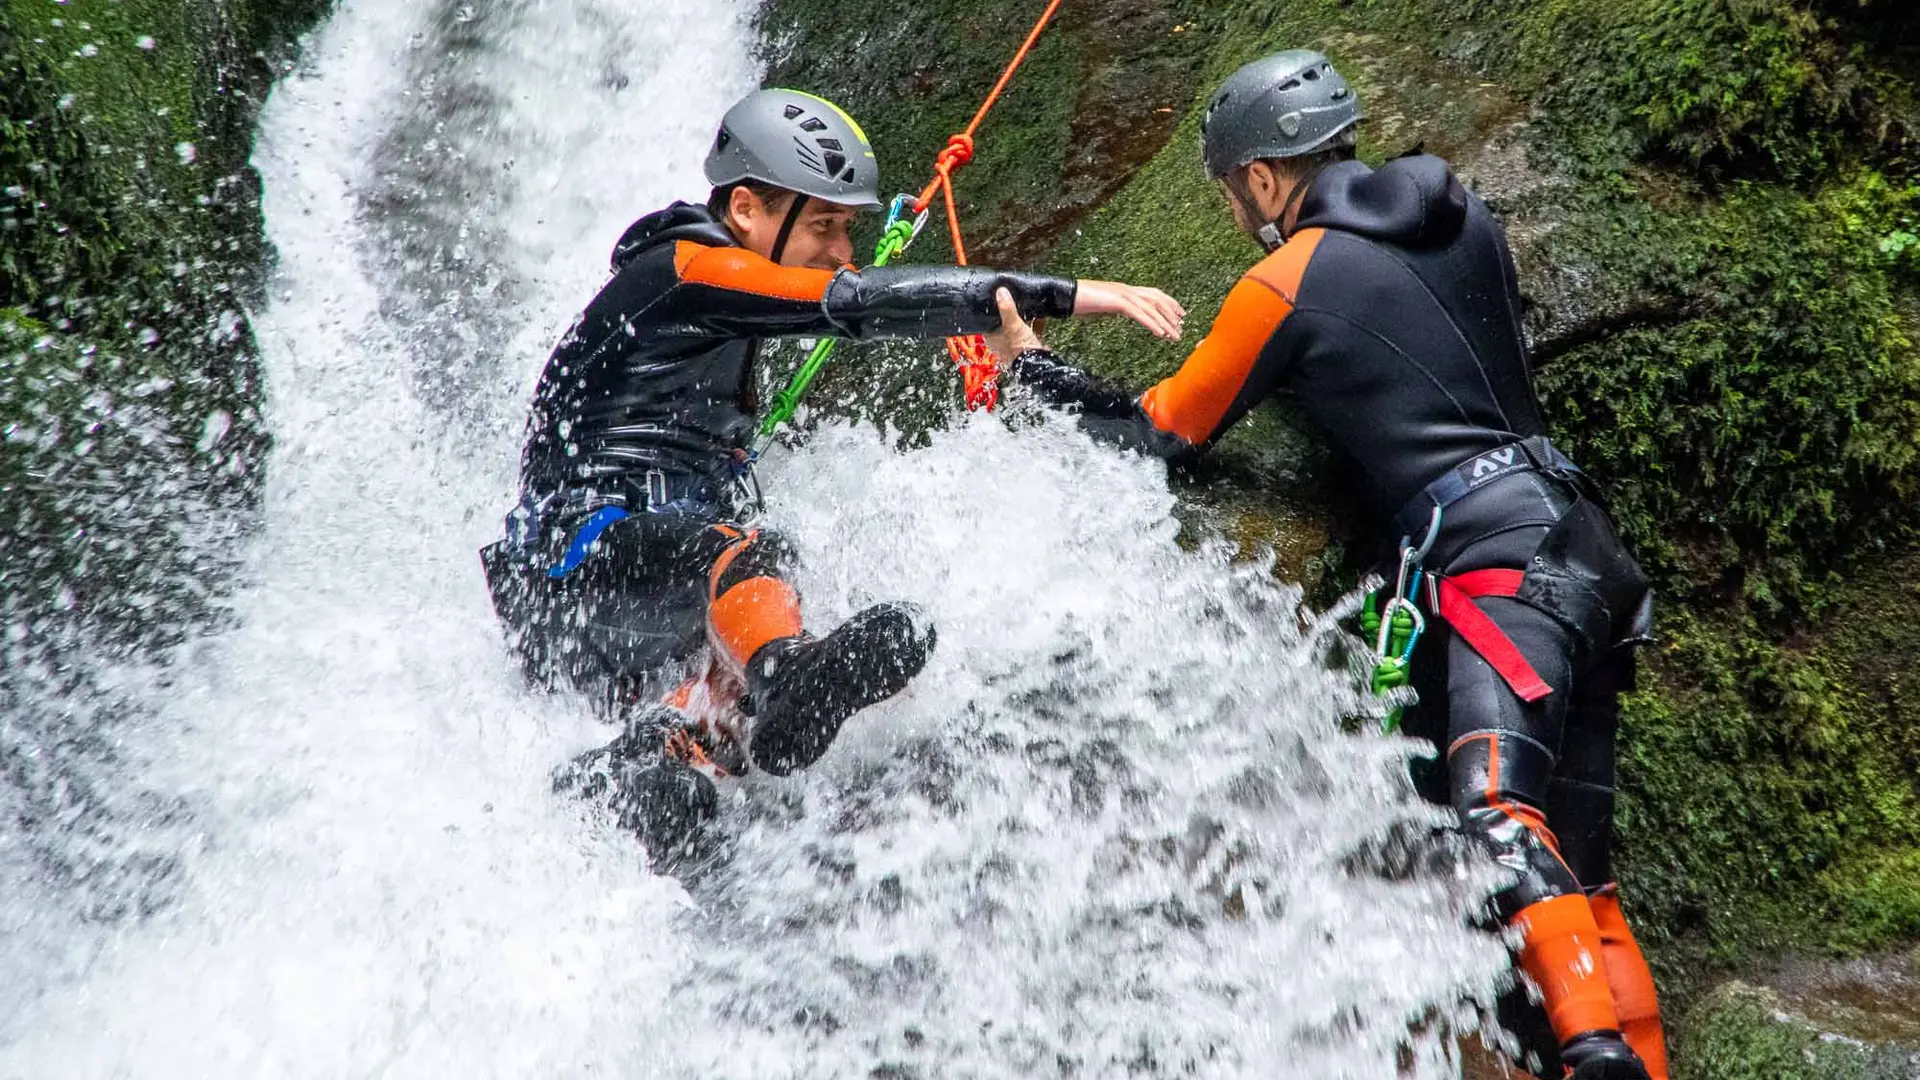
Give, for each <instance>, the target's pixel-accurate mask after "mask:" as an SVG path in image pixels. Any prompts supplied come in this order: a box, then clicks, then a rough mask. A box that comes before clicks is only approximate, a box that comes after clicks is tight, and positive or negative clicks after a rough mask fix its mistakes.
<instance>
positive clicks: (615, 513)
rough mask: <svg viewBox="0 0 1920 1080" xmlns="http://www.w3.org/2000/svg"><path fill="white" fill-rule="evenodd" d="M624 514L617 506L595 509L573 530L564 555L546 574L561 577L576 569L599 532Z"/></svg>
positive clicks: (590, 549) (583, 560)
mask: <svg viewBox="0 0 1920 1080" xmlns="http://www.w3.org/2000/svg"><path fill="white" fill-rule="evenodd" d="M626 516H627V512H626V511H625V510H623V509H621V508H620V507H618V506H603V507H601V508H600V509H598V510H595V511H594V512H593V516H592V517H589V518H588V519H587V520H585V521H583V522H581V523H580V527H579V528H578V529H575V530H574V533H573V542H572V543H569V544H568V545H567V554H566V557H565V558H563V559H561V560H560V563H559V565H557V566H555V567H553V568H552V569H551V570H548V571H547V576H548V577H550V578H563V577H566V576H567V575H568V574H571V573H573V572H574V571H575V570H578V569H579V568H580V564H581V563H583V562H586V561H587V554H588V552H590V551H592V550H593V542H594V541H595V540H598V539H600V534H601V533H603V532H606V531H607V527H608V526H609V525H612V524H613V523H614V522H616V521H621V520H624V519H625V518H626Z"/></svg>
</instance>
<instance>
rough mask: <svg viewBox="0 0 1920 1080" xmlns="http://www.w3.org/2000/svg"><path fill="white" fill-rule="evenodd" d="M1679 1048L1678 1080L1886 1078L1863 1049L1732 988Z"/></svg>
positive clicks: (1693, 1021)
mask: <svg viewBox="0 0 1920 1080" xmlns="http://www.w3.org/2000/svg"><path fill="white" fill-rule="evenodd" d="M1684 1030H1685V1035H1684V1037H1683V1038H1682V1039H1681V1040H1680V1041H1679V1042H1678V1044H1677V1046H1676V1047H1675V1048H1674V1049H1675V1050H1676V1051H1677V1052H1676V1053H1675V1055H1674V1058H1675V1062H1674V1064H1675V1068H1674V1072H1673V1075H1674V1077H1675V1080H1876V1078H1878V1077H1881V1076H1885V1077H1887V1078H1888V1080H1891V1078H1892V1077H1893V1075H1894V1074H1893V1073H1891V1072H1887V1073H1881V1072H1879V1071H1878V1070H1877V1069H1876V1068H1875V1067H1874V1063H1873V1061H1872V1059H1871V1058H1870V1057H1869V1055H1868V1054H1867V1053H1865V1052H1864V1051H1862V1050H1861V1049H1860V1048H1858V1047H1856V1046H1853V1045H1850V1044H1847V1043H1841V1042H1832V1041H1828V1040H1824V1039H1822V1038H1821V1037H1820V1033H1819V1032H1818V1031H1816V1030H1814V1029H1813V1028H1812V1027H1810V1026H1808V1025H1806V1024H1804V1023H1802V1022H1800V1021H1797V1020H1795V1019H1792V1018H1789V1017H1786V1016H1784V1015H1780V1014H1778V1012H1777V1002H1776V1001H1774V999H1773V998H1772V997H1771V995H1768V994H1767V993H1766V992H1764V991H1759V990H1753V989H1748V988H1738V989H1733V990H1730V991H1728V992H1725V993H1722V994H1719V995H1716V996H1715V997H1714V998H1713V999H1711V1000H1709V1001H1708V1002H1706V1003H1704V1004H1703V1005H1702V1006H1701V1007H1700V1008H1699V1009H1696V1010H1695V1012H1694V1015H1692V1016H1690V1017H1688V1021H1687V1024H1686V1026H1685V1029H1684Z"/></svg>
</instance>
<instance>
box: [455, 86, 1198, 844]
mask: <svg viewBox="0 0 1920 1080" xmlns="http://www.w3.org/2000/svg"><path fill="white" fill-rule="evenodd" d="M706 174H707V178H708V180H709V181H710V182H711V183H712V185H713V189H712V193H711V195H710V196H709V198H708V200H707V205H706V206H705V207H700V206H693V205H689V204H686V203H675V204H673V205H672V206H669V207H667V208H666V209H664V210H660V211H658V212H656V213H652V214H649V215H647V216H646V217H643V218H641V219H640V220H639V221H637V222H635V223H634V225H633V226H632V227H631V228H629V229H628V230H627V232H626V235H625V236H623V237H622V238H621V239H620V243H619V244H618V246H617V247H615V249H614V253H613V271H614V272H613V277H612V279H611V280H609V281H608V282H607V284H606V286H605V287H604V288H602V289H601V291H600V294H599V295H598V296H596V297H595V298H594V299H593V301H592V302H591V303H590V304H588V305H587V308H586V311H585V312H584V313H583V314H582V315H581V316H580V318H579V319H578V320H577V321H576V322H575V323H574V325H573V327H572V329H571V330H569V331H568V332H567V335H566V337H565V338H564V339H563V340H562V341H561V342H560V345H559V347H558V348H556V349H555V350H554V353H553V357H552V359H551V360H549V361H548V363H547V367H546V370H545V371H544V372H543V374H542V375H541V377H540V381H539V385H538V387H537V389H536V390H535V393H534V401H533V413H532V417H531V420H530V422H529V424H528V439H527V443H526V449H525V452H524V454H523V456H522V460H521V470H520V477H521V487H522V501H521V504H520V506H519V507H518V508H517V509H516V510H515V511H514V512H513V513H512V514H511V515H509V517H508V523H507V526H508V527H507V532H508V536H507V539H506V540H504V541H502V542H500V543H497V544H494V545H491V546H490V547H488V548H487V549H486V550H485V551H484V552H483V563H484V565H485V568H486V570H487V576H488V580H489V585H490V587H491V589H492V592H493V597H494V606H495V609H496V610H497V611H498V613H499V615H500V617H501V618H502V620H503V621H504V622H505V624H506V626H507V629H508V634H509V639H510V641H511V644H512V645H513V647H514V649H515V650H516V652H517V653H518V654H519V657H520V659H521V661H522V663H523V665H524V667H525V668H526V670H527V672H528V674H529V676H530V677H531V678H532V679H533V680H534V681H535V682H536V683H539V684H553V683H555V682H564V683H567V684H571V685H573V686H576V687H580V688H584V689H587V690H589V691H590V692H591V693H593V694H595V695H597V696H598V697H599V698H600V700H602V701H604V702H606V703H608V704H609V705H610V706H612V707H613V708H614V709H615V711H616V712H618V713H619V714H620V715H622V716H624V717H626V718H627V720H628V725H627V729H626V731H625V732H624V734H623V735H622V736H621V738H620V739H618V740H616V741H615V743H614V744H613V745H612V746H610V747H608V748H606V749H604V750H602V751H599V752H597V753H596V754H594V755H589V759H588V760H587V761H584V762H583V763H582V764H581V767H580V768H578V769H575V770H574V771H573V772H572V773H570V774H569V775H568V777H567V778H566V779H567V780H568V782H569V783H577V784H579V785H581V786H583V787H584V788H587V789H593V790H602V791H610V792H611V794H612V795H613V797H614V799H615V801H616V803H617V805H618V807H619V810H620V813H621V814H622V816H623V817H624V818H625V820H626V821H627V823H628V824H629V825H630V826H632V827H634V828H636V829H637V830H639V831H640V832H641V833H642V834H643V836H645V838H646V839H647V841H648V846H649V848H650V850H652V851H653V853H654V854H655V855H656V856H657V857H658V856H661V855H663V854H665V853H667V852H668V851H670V850H671V849H674V848H676V847H678V846H680V845H681V844H683V843H684V842H686V841H688V840H689V839H691V838H692V837H693V835H694V834H695V833H697V832H698V825H699V824H700V823H701V822H702V821H704V819H705V818H706V817H708V816H710V815H711V813H712V810H713V806H714V801H715V800H714V793H713V788H712V784H711V782H710V781H709V779H708V778H707V776H705V775H702V772H703V771H704V772H706V773H712V772H716V771H718V772H737V771H739V770H742V769H744V768H746V767H747V763H748V762H749V761H750V762H751V763H752V764H754V765H758V766H759V767H760V768H762V769H765V770H767V771H768V772H772V773H778V774H784V773H787V772H789V771H791V770H794V769H798V768H804V767H806V766H807V765H810V764H812V763H813V762H814V761H815V760H816V759H818V758H819V757H820V755H821V754H823V753H825V752H826V749H827V747H828V746H829V745H830V744H831V743H832V742H833V739H834V737H835V736H836V735H837V734H838V732H839V730H840V727H841V725H842V724H843V723H844V722H845V721H846V719H847V718H848V717H849V716H851V715H852V714H853V713H855V712H857V711H858V710H860V709H863V708H865V707H867V706H869V705H872V704H874V703H875V702H878V701H880V700H881V699H883V698H886V697H889V696H891V695H893V694H895V693H897V692H899V691H900V690H901V689H903V688H904V687H905V686H906V684H907V681H908V680H909V679H911V678H912V677H913V676H914V675H915V674H916V673H917V672H918V671H919V670H920V669H921V667H922V666H923V665H924V664H925V663H926V660H927V655H928V651H929V650H930V649H931V648H932V646H933V640H934V635H933V631H932V628H931V627H929V626H927V625H925V622H924V619H923V618H922V617H921V616H920V615H919V613H917V612H916V611H914V610H913V609H911V608H910V607H909V606H907V605H904V604H879V605H876V606H874V607H871V608H868V609H867V610H865V611H862V612H860V613H859V614H857V615H855V616H854V617H853V618H852V619H850V620H848V621H847V622H846V623H845V624H844V625H842V626H840V627H839V628H837V629H835V630H834V631H833V632H832V633H829V634H827V635H825V636H823V637H816V636H813V635H811V634H809V633H808V632H807V631H806V630H805V629H804V628H803V627H802V625H801V619H800V604H799V597H798V595H797V594H796V593H795V591H794V589H793V586H792V585H791V584H789V583H788V581H787V569H788V566H789V564H790V562H791V560H792V551H791V549H790V548H789V547H788V545H787V544H786V543H785V542H784V541H783V540H782V539H781V538H780V537H779V536H777V535H776V534H774V533H772V532H770V531H768V530H766V529H759V528H753V527H750V526H748V525H745V524H741V523H739V522H738V521H737V520H736V519H737V518H738V517H739V516H740V514H741V511H742V509H744V508H743V507H742V506H741V504H740V501H739V500H738V499H737V497H736V496H737V494H738V493H739V492H740V490H741V489H742V485H741V481H742V480H743V479H745V477H746V471H747V469H748V468H749V460H748V452H747V447H748V441H749V439H750V438H751V436H752V435H753V433H754V431H755V427H756V416H755V413H756V406H757V403H756V401H755V400H754V362H755V357H756V355H757V353H758V351H759V345H760V339H761V338H764V337H769V336H777V335H809V336H824V335H834V336H842V337H850V338H882V337H918V338H937V337H945V336H948V335H954V334H969V333H979V332H982V331H987V330H992V329H994V328H995V327H997V326H998V325H999V323H1000V314H999V311H998V309H997V308H996V305H995V294H996V290H1000V291H1003V292H1005V293H1006V295H1007V296H1008V297H1009V298H1010V299H1009V302H1010V303H1012V304H1013V306H1014V307H1015V308H1016V309H1017V310H1018V311H1020V312H1021V314H1022V315H1024V316H1026V317H1028V318H1032V317H1037V316H1046V317H1067V316H1072V315H1110V314H1119V315H1126V316H1128V317H1130V318H1132V319H1134V320H1136V321H1138V322H1139V323H1140V324H1141V325H1142V326H1145V327H1146V328H1148V329H1149V330H1151V331H1153V332H1154V333H1157V334H1160V335H1162V336H1165V337H1170V338H1171V337H1178V335H1179V333H1180V318H1181V315H1182V314H1183V313H1182V312H1181V310H1180V307H1179V305H1178V304H1175V303H1174V302H1173V301H1172V300H1171V299H1169V298H1168V297H1167V296H1166V295H1165V294H1164V293H1161V292H1159V291H1158V290H1155V289H1138V288H1133V287H1130V286H1126V285H1119V284H1114V283H1109V282H1101V281H1078V282H1076V281H1071V280H1063V279H1059V278H1050V277H1042V276H1039V275H1034V274H1020V273H1008V272H1000V271H994V270H986V269H979V268H958V267H888V268H884V269H875V270H868V271H856V270H854V269H853V268H852V267H851V266H849V265H848V264H849V263H850V261H851V260H852V258H853V245H852V241H851V239H850V238H849V236H848V226H849V224H850V223H851V221H852V220H853V217H854V214H855V213H856V212H857V211H859V210H860V209H862V208H869V207H877V206H879V205H880V197H879V172H878V167H877V165H876V163H875V161H874V156H873V149H872V147H871V146H870V145H869V144H868V142H867V137H866V135H865V134H864V133H863V132H862V131H861V130H860V127H859V125H858V124H856V123H854V121H853V120H852V118H850V117H848V116H847V115H846V114H845V113H844V112H842V111H841V110H840V109H839V108H838V107H836V106H834V105H833V104H832V103H830V102H828V101H825V100H823V99H821V98H818V97H814V96H813V95H811V94H803V93H799V92H797V91H792V90H763V91H760V92H757V93H754V94H751V95H749V96H748V97H746V98H745V99H744V100H742V101H741V102H739V103H738V104H736V105H735V106H734V107H733V108H732V109H730V110H728V112H727V114H726V116H725V118H724V119H723V120H722V121H721V124H720V130H719V132H718V133H717V135H716V136H715V138H714V143H713V149H712V151H711V153H710V154H709V155H708V157H707V163H706ZM703 644H707V645H709V646H710V648H709V649H706V650H704V653H703V650H702V648H701V646H702V645H703ZM701 655H705V656H706V657H707V658H709V660H710V665H709V666H708V667H707V668H705V669H703V670H700V671H694V670H692V669H691V666H692V664H693V663H694V662H695V658H696V657H697V656H701ZM676 684H678V689H677V690H673V692H672V694H671V695H670V700H669V701H668V702H667V703H666V704H665V705H664V706H652V705H651V704H649V703H651V702H653V701H654V700H656V699H658V697H659V695H660V693H661V692H662V691H663V690H670V689H672V688H673V687H675V685H676ZM676 710H682V711H676ZM690 713H691V714H696V715H689V714H690ZM747 717H751V722H750V723H749V722H747V720H746V718H747Z"/></svg>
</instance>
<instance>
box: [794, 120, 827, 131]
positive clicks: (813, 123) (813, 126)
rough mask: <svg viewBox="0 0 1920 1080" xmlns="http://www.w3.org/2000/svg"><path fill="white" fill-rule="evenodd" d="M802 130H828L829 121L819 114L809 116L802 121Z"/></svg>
mask: <svg viewBox="0 0 1920 1080" xmlns="http://www.w3.org/2000/svg"><path fill="white" fill-rule="evenodd" d="M800 130H801V131H825V130H827V122H826V121H825V120H822V119H820V118H819V117H817V116H809V117H807V118H806V119H805V120H802V121H800Z"/></svg>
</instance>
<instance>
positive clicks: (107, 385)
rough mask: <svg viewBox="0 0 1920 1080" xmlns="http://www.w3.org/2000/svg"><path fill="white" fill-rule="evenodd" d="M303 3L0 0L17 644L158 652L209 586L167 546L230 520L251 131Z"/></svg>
mask: <svg viewBox="0 0 1920 1080" xmlns="http://www.w3.org/2000/svg"><path fill="white" fill-rule="evenodd" d="M323 7H324V4H322V3H319V2H317V0H279V2H265V3H254V4H241V3H213V2H209V0H171V2H167V0H72V2H70V3H64V4H53V3H41V2H32V0H5V2H4V3H0V65H3V66H4V67H5V68H6V70H7V71H8V72H9V78H8V80H7V82H6V84H5V86H4V89H0V94H3V95H4V96H5V98H6V100H7V119H6V121H5V123H4V126H0V176H4V177H5V183H4V188H5V190H4V193H0V270H4V274H0V281H3V282H4V287H5V291H6V295H5V296H4V297H0V310H5V311H6V312H7V316H6V320H5V326H6V328H7V331H8V332H7V333H6V334H5V335H4V336H0V350H4V358H5V364H4V370H3V371H0V429H4V432H5V438H6V442H7V455H6V467H5V469H4V471H0V502H3V504H4V505H3V507H0V508H3V509H4V513H3V514H0V583H3V584H4V588H0V594H4V603H3V604H0V606H3V607H4V609H5V611H6V613H7V614H8V616H9V617H10V618H14V619H18V620H21V621H22V624H23V625H25V624H30V623H33V622H34V621H36V620H40V619H43V618H44V619H66V618H70V617H73V616H78V617H79V618H81V619H82V620H83V621H87V622H89V623H91V624H93V625H97V626H101V627H111V628H113V629H114V630H115V631H116V632H118V633H123V634H126V635H131V636H134V637H140V636H144V635H145V634H146V633H147V632H148V631H150V630H154V629H156V628H161V627H170V628H171V629H169V631H168V632H170V633H171V632H177V630H178V625H177V624H179V623H180V620H181V619H182V617H184V616H188V615H190V614H191V613H192V612H194V611H197V610H199V609H200V598H201V597H202V596H203V595H204V592H205V587H206V586H205V584H204V582H203V581H201V580H200V579H201V578H203V577H204V576H205V575H207V574H208V573H209V572H212V571H213V570H214V568H213V567H210V566H207V565H205V564H202V563H200V562H197V561H196V559H197V556H198V555H199V554H200V553H199V552H197V551H196V550H195V549H194V548H193V546H192V545H191V544H190V543H189V542H187V541H189V538H191V537H194V536H196V535H206V534H211V533H230V532H231V531H232V530H233V529H234V528H236V527H237V526H239V525H240V524H241V523H243V522H244V519H245V518H244V514H245V509H246V506H247V505H248V502H249V500H250V498H251V496H252V492H253V490H254V482H255V479H256V476H255V470H254V465H255V463H257V462H258V461H259V460H260V458H261V457H262V452H263V450H264V443H265V435H264V433H263V431H262V430H261V429H260V427H259V425H258V423H257V414H256V412H255V410H254V408H253V403H254V401H255V400H256V398H257V394H258V392H259V378H258V371H257V362H256V360H255V359H254V356H253V348H252V338H251V334H250V332H249V329H248V326H247V323H246V319H245V317H244V314H243V313H244V310H245V308H246V306H247V305H248V304H249V303H250V302H251V301H253V300H254V299H256V298H257V297H258V293H259V287H260V285H259V283H260V280H261V275H262V273H263V271H264V258H265V251H264V247H263V243H262V238H261V228H260V218H259V205H258V180H257V178H256V177H255V176H254V175H253V173H252V171H251V170H250V169H249V168H248V167H247V164H246V162H247V158H248V156H249V154H250V153H251V148H252V131H251V128H252V122H253V117H254V114H255V112H256V110H257V107H258V104H259V102H260V100H261V98H262V97H263V96H264V93H265V90H266V88H267V86H268V83H269V79H270V76H271V73H272V62H271V61H270V60H269V54H272V55H278V54H279V50H280V49H281V47H283V46H284V45H285V44H286V43H287V42H288V41H289V40H290V38H291V35H292V34H293V33H295V32H297V30H298V29H299V28H300V27H301V26H304V25H306V22H307V21H309V20H311V19H312V18H313V17H315V16H317V15H318V14H319V12H320V11H321V10H322V8H323ZM16 73H17V74H16ZM29 328H32V332H20V331H23V330H27V329H29ZM136 494H137V496H138V497H135V496H136ZM41 630H42V633H43V634H44V633H45V632H46V628H45V627H44V626H43V627H42V628H41Z"/></svg>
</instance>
